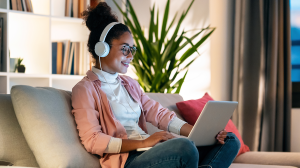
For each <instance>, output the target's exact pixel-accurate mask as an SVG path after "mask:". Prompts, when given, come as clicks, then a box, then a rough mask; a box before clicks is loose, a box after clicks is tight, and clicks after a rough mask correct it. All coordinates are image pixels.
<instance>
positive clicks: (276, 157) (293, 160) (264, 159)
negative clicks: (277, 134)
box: [233, 151, 300, 168]
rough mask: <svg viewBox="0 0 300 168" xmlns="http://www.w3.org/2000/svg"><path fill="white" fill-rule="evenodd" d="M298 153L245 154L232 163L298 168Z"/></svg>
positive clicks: (299, 153) (299, 156)
mask: <svg viewBox="0 0 300 168" xmlns="http://www.w3.org/2000/svg"><path fill="white" fill-rule="evenodd" d="M299 158H300V152H252V151H251V152H246V153H244V154H241V155H240V156H238V157H237V158H235V160H234V161H233V162H234V163H247V164H265V165H282V166H295V167H299V168H300V159H299Z"/></svg>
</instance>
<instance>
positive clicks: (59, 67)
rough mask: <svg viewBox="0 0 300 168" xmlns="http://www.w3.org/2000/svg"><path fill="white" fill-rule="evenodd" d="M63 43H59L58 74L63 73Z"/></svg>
mask: <svg viewBox="0 0 300 168" xmlns="http://www.w3.org/2000/svg"><path fill="white" fill-rule="evenodd" d="M63 53H64V50H63V43H62V42H58V43H57V59H56V74H62V65H63V64H62V62H63Z"/></svg>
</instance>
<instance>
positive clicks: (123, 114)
mask: <svg viewBox="0 0 300 168" xmlns="http://www.w3.org/2000/svg"><path fill="white" fill-rule="evenodd" d="M92 71H93V72H94V73H95V74H96V75H97V76H98V78H99V80H100V81H101V89H102V90H103V91H104V93H105V94H106V95H107V98H108V101H109V103H110V106H111V109H112V111H113V114H114V116H115V117H116V119H118V120H119V122H120V123H121V124H122V125H123V126H124V128H125V130H126V133H127V137H128V139H133V140H141V139H146V138H148V137H149V136H150V135H148V134H146V133H145V132H144V131H143V130H142V129H141V128H140V127H139V126H138V124H137V123H138V120H139V118H140V115H141V108H140V106H139V104H138V103H137V102H135V101H134V100H133V99H132V98H131V96H130V95H129V93H128V92H127V90H126V89H125V88H124V86H123V85H121V83H120V82H119V80H118V79H117V77H118V73H115V74H110V73H107V72H105V71H102V70H100V69H98V68H95V67H92ZM185 123H186V122H185V121H182V120H180V119H178V118H177V117H175V118H174V119H173V120H172V121H171V122H170V123H169V127H168V130H169V131H171V132H173V133H175V134H180V128H181V127H182V126H183V125H184V124H185ZM121 146H122V139H121V138H114V137H112V138H111V139H110V142H109V144H108V145H107V147H106V150H105V152H104V153H120V150H121Z"/></svg>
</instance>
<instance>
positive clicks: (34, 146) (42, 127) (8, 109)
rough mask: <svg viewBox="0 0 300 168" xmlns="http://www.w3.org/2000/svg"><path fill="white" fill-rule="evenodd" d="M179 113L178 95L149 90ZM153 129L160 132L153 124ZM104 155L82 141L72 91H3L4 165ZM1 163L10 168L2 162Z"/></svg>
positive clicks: (257, 158)
mask: <svg viewBox="0 0 300 168" xmlns="http://www.w3.org/2000/svg"><path fill="white" fill-rule="evenodd" d="M147 94H148V96H149V97H151V98H152V99H154V100H156V101H158V102H160V103H161V104H162V105H163V106H164V107H166V108H169V109H170V110H172V111H175V112H176V113H177V115H178V117H180V115H179V113H178V109H177V108H176V105H175V103H176V102H179V101H182V100H183V99H182V97H181V96H180V95H176V94H158V93H147ZM148 129H149V133H150V134H152V133H154V132H155V131H158V129H156V128H155V127H153V126H152V125H150V124H148ZM98 159H99V157H98V156H95V155H91V154H89V153H88V152H86V150H85V149H84V147H83V146H82V145H81V143H80V140H79V137H78V134H77V130H76V125H75V122H74V119H73V116H72V114H71V92H68V91H63V90H58V89H54V88H49V87H46V88H34V87H30V86H14V87H13V88H12V90H11V95H7V94H0V164H1V163H3V162H1V161H6V162H10V163H12V164H13V165H14V166H18V167H42V168H44V167H45V168H48V167H49V168H56V167H60V168H65V167H72V168H73V167H78V168H89V167H100V165H99V161H98ZM0 167H6V166H1V165H0ZM292 167H293V168H295V167H298V168H300V153H290V152H288V153H284V152H247V153H245V154H242V155H240V156H239V157H237V158H236V159H235V160H234V163H233V164H232V165H231V166H230V168H292Z"/></svg>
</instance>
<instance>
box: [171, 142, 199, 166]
mask: <svg viewBox="0 0 300 168" xmlns="http://www.w3.org/2000/svg"><path fill="white" fill-rule="evenodd" d="M172 141H174V152H176V153H177V154H178V155H179V156H182V158H183V159H185V160H187V161H188V162H197V163H198V160H199V152H198V150H197V147H196V146H195V144H194V142H193V141H191V140H189V139H186V138H176V139H172Z"/></svg>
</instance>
